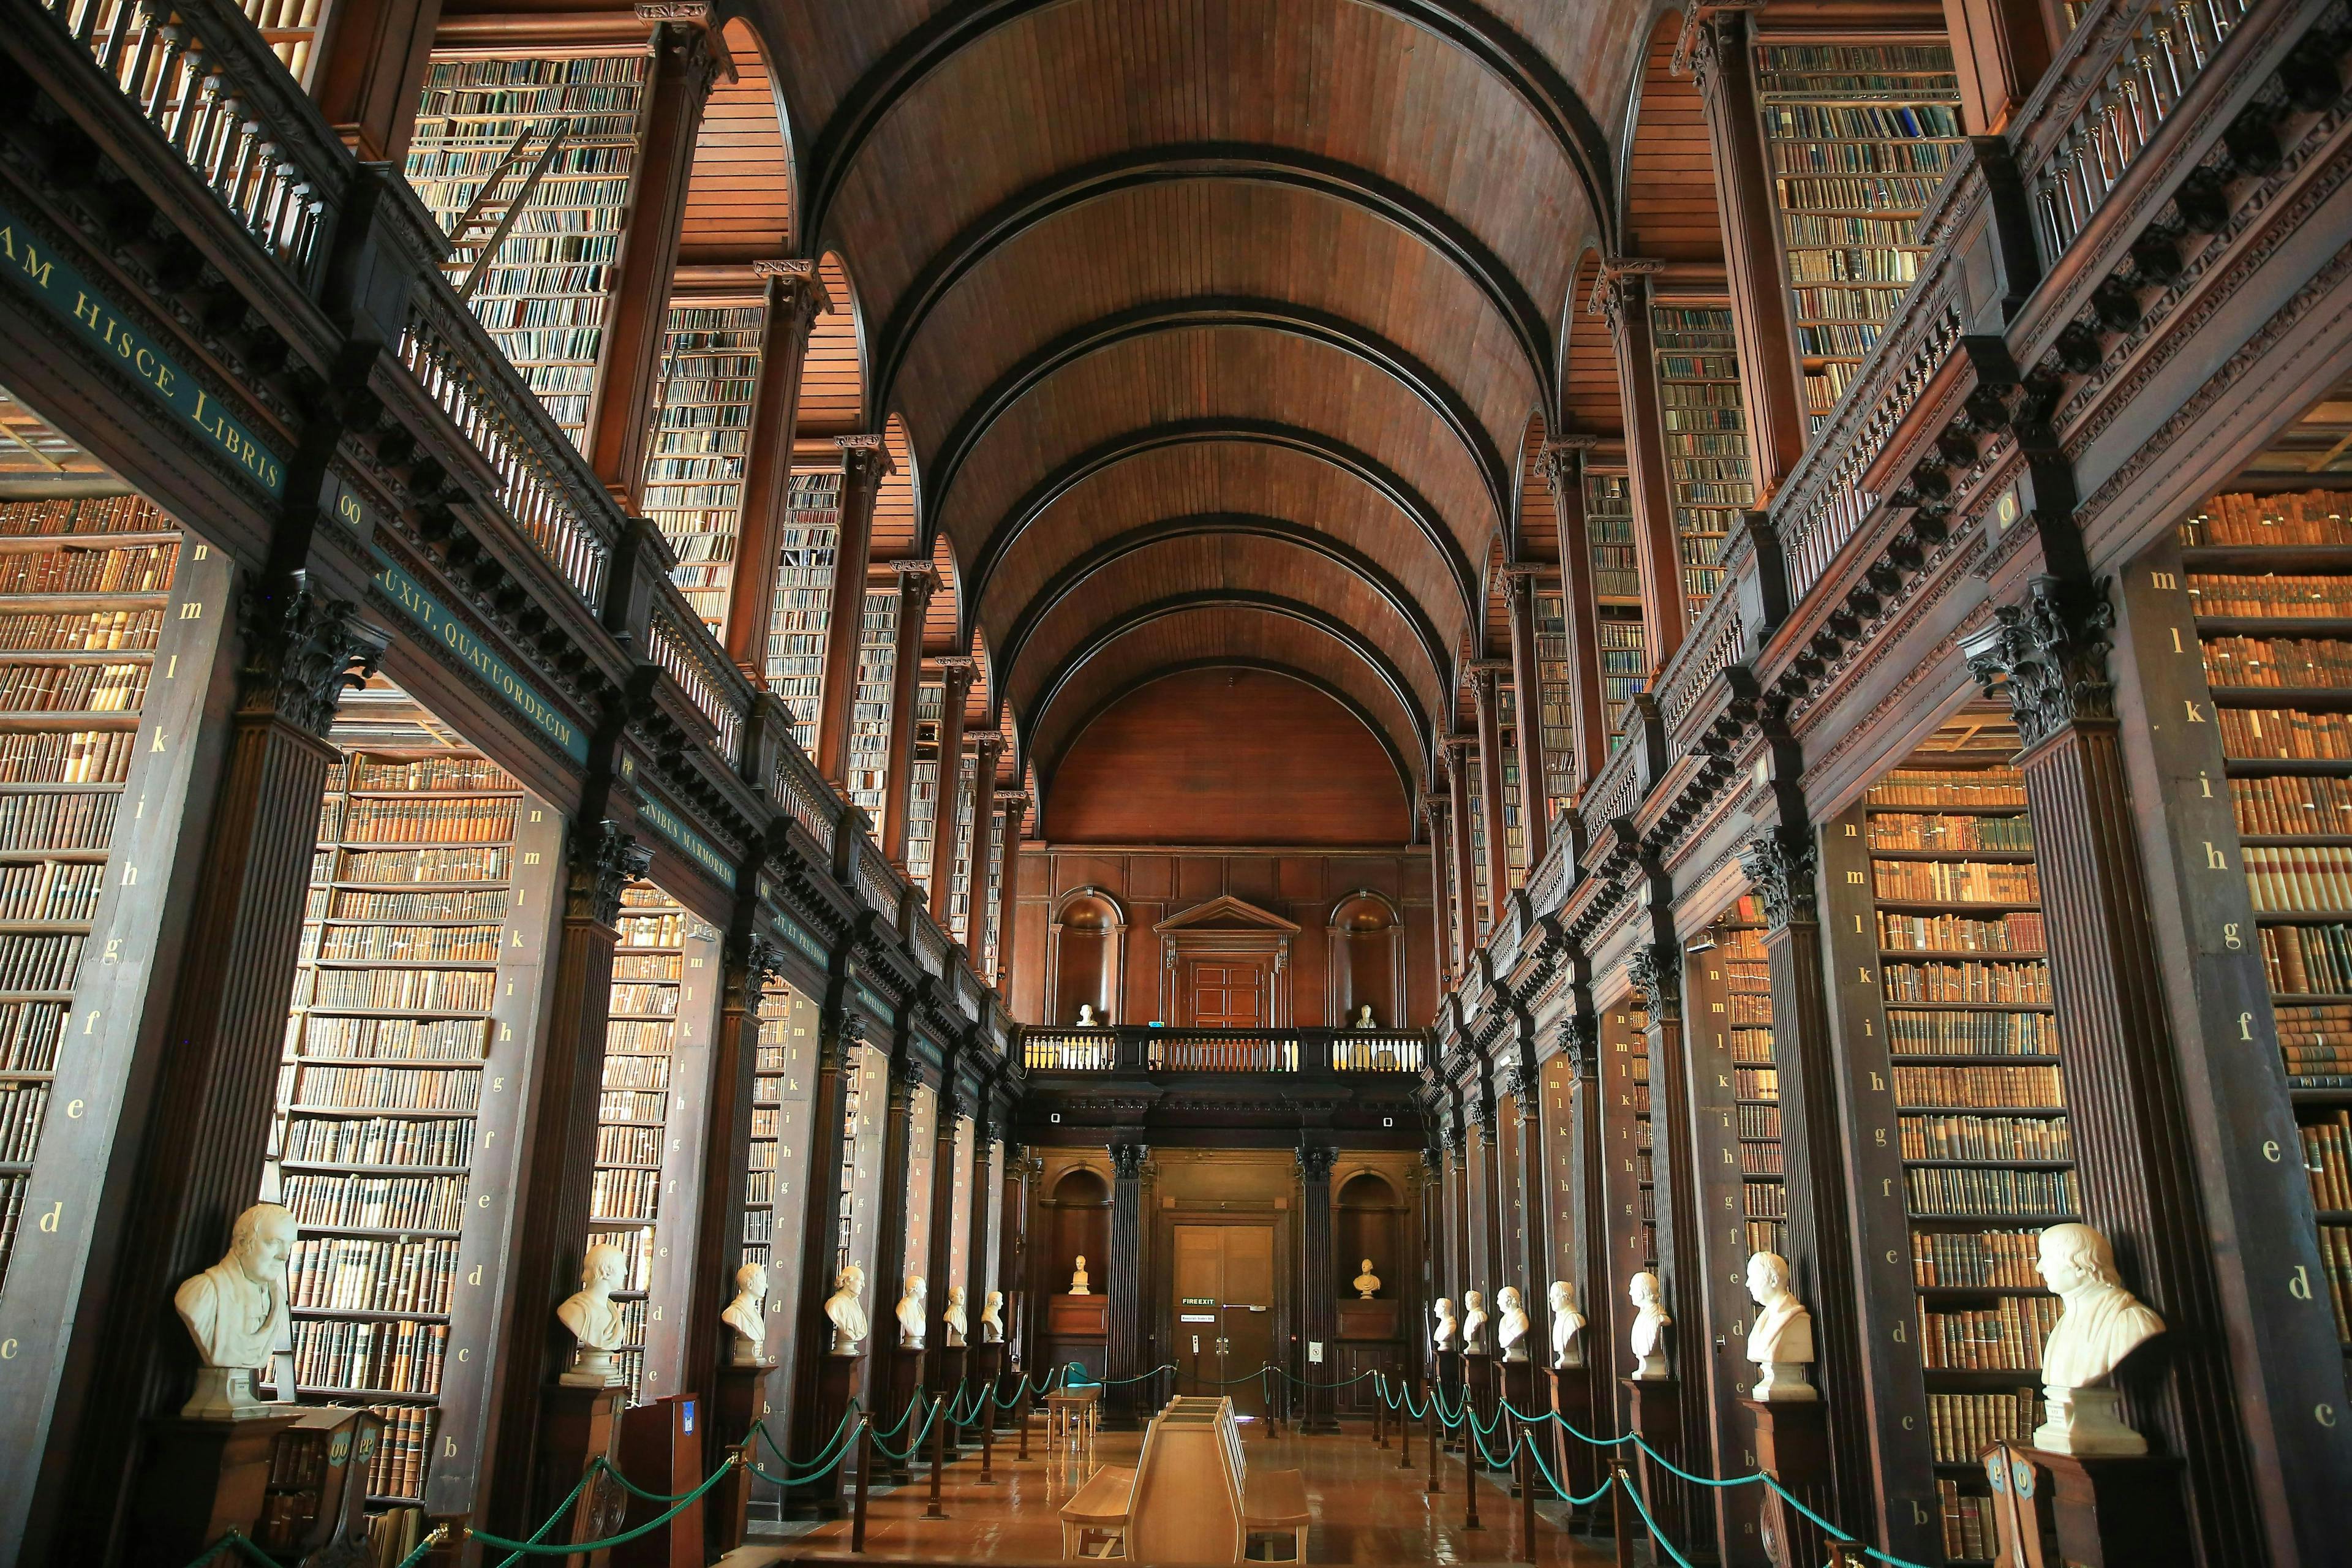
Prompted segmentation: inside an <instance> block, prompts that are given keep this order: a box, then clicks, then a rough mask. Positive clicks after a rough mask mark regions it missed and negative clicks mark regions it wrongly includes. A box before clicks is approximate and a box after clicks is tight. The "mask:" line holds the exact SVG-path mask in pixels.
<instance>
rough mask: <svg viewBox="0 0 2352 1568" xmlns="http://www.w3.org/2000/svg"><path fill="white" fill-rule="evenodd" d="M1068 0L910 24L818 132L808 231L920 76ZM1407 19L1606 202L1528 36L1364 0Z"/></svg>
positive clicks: (1555, 83) (821, 227)
mask: <svg viewBox="0 0 2352 1568" xmlns="http://www.w3.org/2000/svg"><path fill="white" fill-rule="evenodd" d="M1065 3H1066V0H950V4H948V5H942V6H940V8H939V9H938V10H936V11H934V12H933V13H932V14H931V15H930V16H928V17H926V18H925V19H924V20H923V21H922V22H921V23H920V24H919V25H918V26H915V27H914V28H912V29H911V30H909V31H908V34H907V35H906V36H905V37H902V38H900V39H899V40H898V42H897V43H896V44H894V45H892V46H891V47H890V48H889V49H888V50H887V52H886V53H884V55H883V56H882V58H880V59H878V60H877V61H875V62H874V64H872V65H871V66H869V67H867V68H866V70H865V72H864V74H862V75H861V76H859V78H858V79H857V80H856V81H855V82H854V83H852V84H851V85H850V89H849V90H848V91H847V92H845V93H844V94H843V95H842V97H841V101H840V102H839V103H838V104H836V105H835V108H834V111H833V114H832V116H831V117H830V118H829V119H827V120H826V121H825V123H824V126H823V127H822V128H821V129H819V131H818V132H817V136H816V141H815V142H814V145H813V146H812V147H811V149H810V153H809V161H808V175H809V183H808V185H807V190H808V193H809V200H808V205H807V208H806V212H807V220H806V221H807V227H806V229H805V230H804V231H803V232H805V233H807V234H808V235H810V236H811V237H822V236H823V235H824V232H825V226H826V224H827V222H828V221H829V220H830V219H831V217H832V216H833V204H834V201H835V198H836V197H837V196H838V195H840V194H841V187H842V184H844V182H845V181H846V180H847V179H848V177H849V171H850V170H851V168H852V167H854V166H855V165H856V162H857V159H858V157H859V155H860V154H861V153H863V152H864V151H865V149H866V142H867V141H868V140H869V139H871V138H872V136H873V134H874V132H875V131H876V130H877V128H878V127H879V126H880V125H881V123H882V122H883V121H885V120H887V119H888V118H889V115H890V111H891V110H894V109H896V108H898V105H899V104H900V103H902V102H904V101H905V100H907V99H908V97H909V96H910V95H911V94H912V93H913V92H914V91H915V89H917V88H918V87H919V86H921V85H922V82H923V80H924V79H925V78H927V77H929V75H930V74H931V73H932V72H933V71H935V70H938V69H939V68H940V67H941V66H943V65H945V64H946V63H947V62H948V61H949V60H950V59H952V58H954V57H955V56H956V55H957V53H959V52H960V51H961V50H962V49H964V48H966V47H969V46H971V44H973V43H976V42H978V41H979V40H980V39H982V38H983V37H987V36H988V35H989V34H990V33H992V32H994V31H995V30H996V29H997V28H999V27H1001V26H1005V25H1006V24H1007V23H1010V22H1013V21H1016V20H1018V19H1020V18H1021V17H1023V16H1028V15H1030V14H1031V13H1033V12H1036V11H1042V10H1045V9H1046V8H1047V7H1048V6H1051V5H1059V4H1065ZM1360 3H1362V4H1366V5H1370V6H1372V7H1373V8H1375V9H1378V10H1381V11H1384V12H1386V13H1387V14H1388V15H1390V16H1395V17H1398V18H1399V19H1401V20H1402V21H1405V22H1408V23H1411V24H1412V25H1413V26H1418V27H1421V28H1423V29H1424V30H1426V31H1427V32H1430V33H1432V34H1433V35H1435V36H1436V37H1440V38H1443V39H1444V40H1445V41H1446V42H1447V43H1448V44H1450V45H1452V46H1453V47H1454V48H1456V49H1458V50H1460V51H1461V52H1462V53H1464V54H1466V55H1468V56H1469V57H1470V58H1472V59H1474V60H1475V61H1477V63H1478V64H1479V66H1480V67H1481V68H1484V69H1485V70H1486V72H1487V73H1488V74H1489V75H1491V76H1493V77H1494V78H1496V79H1497V80H1499V81H1500V82H1501V83H1502V84H1503V85H1504V87H1505V88H1506V89H1508V90H1509V91H1510V92H1511V94H1512V95H1513V96H1514V97H1516V98H1517V100H1519V101H1520V103H1521V104H1522V105H1524V106H1525V107H1526V108H1527V110H1528V113H1529V114H1530V115H1532V116H1533V117H1534V119H1535V120H1536V121H1537V122H1538V123H1539V124H1540V125H1542V127H1543V128H1544V131H1545V132H1546V134H1547V135H1549V137H1550V139H1551V140H1552V141H1553V142H1555V143H1556V144H1557V145H1558V146H1559V149H1560V152H1561V153H1562V154H1563V155H1564V156H1565V157H1566V158H1567V159H1568V162H1569V166H1570V167H1571V168H1573V169H1574V170H1575V171H1576V173H1577V177H1578V179H1579V180H1580V183H1581V184H1583V186H1584V195H1585V198H1586V199H1587V200H1588V201H1590V202H1591V204H1592V210H1593V211H1595V212H1599V213H1607V212H1613V211H1614V210H1615V204H1614V203H1613V202H1612V200H1611V199H1610V189H1611V171H1610V164H1609V140H1608V138H1607V136H1606V135H1604V134H1603V133H1602V132H1601V122H1600V121H1598V120H1596V119H1594V118H1593V115H1592V110H1591V108H1590V107H1589V106H1587V105H1586V103H1585V102H1584V100H1582V99H1581V98H1579V97H1578V96H1577V93H1576V89H1574V88H1573V87H1570V85H1569V83H1568V79H1567V78H1566V77H1564V76H1562V75H1561V74H1560V73H1559V69H1558V68H1556V67H1555V66H1553V64H1552V63H1551V61H1550V60H1549V59H1547V58H1544V54H1543V51H1541V50H1540V49H1538V48H1537V47H1535V46H1534V45H1533V44H1531V43H1529V42H1528V40H1527V39H1526V38H1524V37H1520V36H1519V34H1518V33H1517V31H1515V30H1514V29H1512V28H1511V27H1509V26H1506V25H1505V24H1504V23H1503V22H1501V21H1500V20H1499V19H1497V18H1496V16H1493V15H1492V14H1491V13H1489V12H1488V11H1486V8H1485V7H1483V6H1481V5H1476V4H1475V3H1474V0H1360Z"/></svg>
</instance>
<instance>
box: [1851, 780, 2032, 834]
mask: <svg viewBox="0 0 2352 1568" xmlns="http://www.w3.org/2000/svg"><path fill="white" fill-rule="evenodd" d="M1869 804H1870V805H1873V806H1885V805H1927V806H1941V807H1944V808H1947V809H1950V808H1963V809H1966V810H1969V811H2000V810H2006V809H2010V808H2014V809H2016V810H2019V811H2022V810H2024V809H2025V785H2024V784H2023V783H2022V782H2021V781H2019V780H2018V778H2017V775H2016V774H2014V773H1999V774H1990V775H1989V774H1987V773H1983V772H1977V771H1963V772H1954V773H1945V772H1941V771H1938V770H1937V769H1933V768H1895V769H1893V770H1891V771H1890V772H1888V773H1884V774H1882V775H1881V776H1880V778H1879V781H1878V782H1877V783H1876V784H1873V785H1871V786H1870V794H1869ZM2019 847H2021V848H2027V849H2030V848H2032V844H2031V843H2027V844H2024V845H2021V846H2019Z"/></svg>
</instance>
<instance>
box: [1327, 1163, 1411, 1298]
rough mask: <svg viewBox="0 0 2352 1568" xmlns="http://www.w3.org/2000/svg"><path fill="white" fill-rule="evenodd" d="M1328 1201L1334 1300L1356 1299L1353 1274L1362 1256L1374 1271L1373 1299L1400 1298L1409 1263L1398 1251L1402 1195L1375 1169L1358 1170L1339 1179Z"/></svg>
mask: <svg viewBox="0 0 2352 1568" xmlns="http://www.w3.org/2000/svg"><path fill="white" fill-rule="evenodd" d="M1331 1203H1332V1208H1333V1211H1334V1212H1333V1214H1332V1215H1331V1241H1332V1247H1331V1253H1332V1258H1331V1264H1332V1268H1334V1269H1335V1270H1336V1271H1337V1273H1338V1276H1339V1278H1338V1279H1335V1280H1333V1281H1332V1284H1333V1288H1334V1289H1337V1290H1338V1291H1339V1300H1343V1301H1350V1300H1355V1299H1356V1285H1355V1279H1356V1276H1357V1275H1358V1274H1360V1273H1361V1272H1363V1267H1364V1259H1365V1258H1370V1259H1371V1260H1372V1272H1373V1273H1374V1274H1377V1275H1379V1276H1380V1280H1381V1291H1380V1296H1379V1298H1378V1299H1379V1300H1384V1301H1395V1300H1402V1299H1403V1298H1404V1296H1405V1295H1406V1294H1407V1292H1408V1290H1409V1289H1410V1288H1411V1276H1410V1274H1409V1273H1408V1269H1409V1268H1410V1267H1411V1262H1412V1260H1411V1259H1409V1258H1406V1257H1405V1256H1404V1248H1405V1205H1404V1197H1403V1194H1401V1193H1399V1192H1398V1191H1397V1189H1396V1188H1395V1187H1394V1186H1393V1185H1391V1184H1390V1182H1389V1179H1388V1178H1387V1177H1386V1176H1383V1175H1381V1173H1379V1172H1378V1171H1359V1172H1357V1173H1355V1174H1354V1175H1352V1176H1349V1178H1348V1179H1347V1180H1346V1181H1344V1182H1342V1183H1340V1184H1339V1191H1338V1193H1336V1194H1333V1196H1332V1200H1331Z"/></svg>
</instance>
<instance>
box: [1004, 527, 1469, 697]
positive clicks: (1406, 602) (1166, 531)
mask: <svg viewBox="0 0 2352 1568" xmlns="http://www.w3.org/2000/svg"><path fill="white" fill-rule="evenodd" d="M1203 535H1240V536H1243V537H1245V538H1253V539H1271V540H1276V541H1278V542H1282V543H1285V544H1290V545H1295V546H1297V548H1299V549H1301V550H1306V551H1308V552H1312V553H1314V554H1317V555H1320V556H1322V557H1323V558H1324V559H1326V560H1328V561H1330V562H1332V563H1335V564H1337V565H1339V567H1340V568H1342V569H1343V570H1345V571H1347V572H1348V573H1349V574H1352V575H1353V576H1355V577H1356V578H1358V579H1359V580H1360V581H1361V582H1362V583H1364V584H1366V585H1367V586H1369V587H1370V588H1371V589H1372V590H1373V591H1374V592H1375V593H1377V594H1379V595H1380V596H1381V598H1382V599H1384V600H1386V601H1387V602H1388V605H1389V607H1390V608H1391V609H1393V610H1394V611H1396V613H1397V614H1398V615H1399V616H1402V617H1403V620H1404V623H1405V625H1406V626H1410V627H1412V634H1413V637H1414V638H1415V639H1416V640H1417V641H1419V642H1420V644H1421V648H1422V652H1423V654H1425V655H1426V656H1427V657H1428V659H1429V668H1430V673H1431V674H1432V675H1433V676H1434V677H1435V678H1436V680H1437V686H1438V689H1439V690H1441V691H1442V690H1444V689H1445V687H1446V685H1447V679H1448V671H1449V669H1450V666H1449V664H1448V662H1447V660H1448V655H1447V651H1446V643H1445V638H1444V637H1443V636H1442V635H1441V634H1440V633H1439V631H1438V629H1437V627H1436V626H1435V624H1434V623H1433V622H1432V621H1431V620H1430V618H1429V616H1428V613H1427V612H1426V611H1424V610H1423V608H1422V607H1421V605H1420V603H1419V602H1418V601H1416V600H1415V599H1414V598H1413V596H1412V595H1411V594H1410V593H1408V592H1406V591H1405V588H1404V585H1403V584H1401V583H1399V582H1398V581H1397V580H1396V579H1395V578H1394V577H1392V576H1391V575H1390V574H1389V573H1388V571H1387V570H1386V569H1385V568H1383V567H1382V566H1381V564H1380V563H1378V562H1375V561H1374V560H1372V558H1371V557H1370V556H1369V555H1366V554H1365V553H1364V552H1362V551H1360V550H1358V549H1357V548H1356V547H1355V546H1354V545H1351V544H1349V543H1347V542H1344V541H1341V540H1338V539H1334V538H1332V537H1331V536H1330V535H1329V534H1328V533H1324V532H1321V531H1318V530H1316V529H1313V528H1310V527H1308V526H1307V525H1306V524H1305V523H1300V522H1293V521H1290V520H1289V519H1287V518H1280V517H1265V516H1261V515H1258V514H1256V513H1253V512H1228V511H1211V512H1192V513H1188V514H1187V515H1185V516H1182V517H1169V518H1161V519H1160V520H1158V521H1153V522H1147V523H1144V524H1142V525H1141V526H1139V527H1136V528H1130V529H1129V530H1127V531H1125V532H1122V533H1117V534H1113V535H1112V536H1111V537H1110V538H1108V539H1106V540H1103V541H1102V542H1099V543H1097V545H1096V546H1095V547H1094V548H1093V549H1091V550H1089V551H1087V552H1086V553H1085V554H1083V555H1081V556H1079V557H1078V558H1077V559H1076V560H1074V561H1072V562H1070V563H1067V564H1066V565H1065V566H1063V567H1062V569H1061V570H1060V571H1058V572H1056V573H1055V574H1054V575H1053V576H1052V577H1051V578H1050V579H1049V580H1048V581H1047V582H1046V584H1045V586H1044V587H1043V588H1041V589H1039V590H1038V592H1037V595H1036V597H1034V598H1033V599H1031V600H1030V601H1029V602H1028V603H1027V604H1026V605H1023V606H1022V608H1021V614H1020V616H1018V617H1017V618H1016V619H1015V620H1014V621H1013V626H1012V629H1011V630H1009V631H1007V632H1006V633H1005V634H1004V640H1003V655H1002V656H1001V658H1000V660H999V663H1000V665H1001V667H1002V668H1003V671H1004V675H1005V679H1007V680H1008V681H1010V680H1011V679H1012V677H1013V672H1014V671H1015V670H1016V669H1018V668H1020V664H1021V654H1022V650H1023V649H1024V648H1025V647H1027V646H1028V644H1029V638H1030V637H1031V636H1032V635H1033V634H1034V632H1035V631H1036V629H1037V627H1038V626H1039V625H1040V624H1041V623H1043V622H1044V620H1045V617H1046V616H1048V615H1050V614H1052V613H1053V610H1054V608H1055V606H1056V605H1059V604H1061V603H1062V602H1063V601H1064V600H1065V599H1066V598H1068V597H1069V596H1070V595H1072V594H1074V593H1076V591H1077V590H1078V589H1079V588H1080V587H1082V586H1083V585H1084V584H1085V583H1086V581H1087V578H1089V577H1091V576H1093V575H1094V574H1096V573H1097V572H1099V571H1101V570H1103V569H1104V568H1105V567H1107V566H1108V565H1110V564H1111V563H1113V562H1116V561H1118V560H1121V559H1123V558H1124V557H1126V556H1129V555H1132V554H1134V553H1136V552H1138V551H1140V550H1149V549H1150V548H1151V547H1152V546H1153V545H1155V544H1164V543H1167V542H1169V541H1171V540H1177V539H1197V538H1200V537H1202V536H1203Z"/></svg>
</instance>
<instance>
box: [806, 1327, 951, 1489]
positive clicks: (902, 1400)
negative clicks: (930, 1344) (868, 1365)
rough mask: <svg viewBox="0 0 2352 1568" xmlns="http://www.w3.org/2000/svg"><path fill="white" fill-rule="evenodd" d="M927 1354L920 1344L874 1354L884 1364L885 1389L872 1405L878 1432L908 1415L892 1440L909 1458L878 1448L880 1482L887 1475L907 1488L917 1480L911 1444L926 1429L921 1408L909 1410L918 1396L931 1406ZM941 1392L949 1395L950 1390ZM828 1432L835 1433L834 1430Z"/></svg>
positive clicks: (876, 1467)
mask: <svg viewBox="0 0 2352 1568" xmlns="http://www.w3.org/2000/svg"><path fill="white" fill-rule="evenodd" d="M923 1355H924V1352H923V1347H922V1346H920V1345H892V1346H891V1347H890V1348H889V1349H887V1350H877V1351H876V1352H874V1359H875V1360H876V1361H877V1362H879V1363H881V1369H882V1377H881V1382H882V1386H881V1388H880V1389H879V1390H878V1391H877V1393H876V1394H875V1395H874V1398H873V1399H872V1401H871V1402H870V1405H869V1409H870V1410H871V1413H872V1415H873V1416H874V1426H875V1429H876V1430H877V1431H881V1432H887V1431H888V1430H889V1429H890V1428H891V1427H892V1426H897V1425H898V1417H899V1416H901V1415H907V1423H906V1425H905V1426H899V1428H898V1434H897V1435H896V1436H893V1437H891V1438H890V1440H889V1441H890V1446H891V1447H894V1448H897V1449H898V1450H899V1451H900V1452H902V1453H905V1454H906V1455H907V1456H908V1458H903V1459H894V1458H890V1457H889V1456H888V1455H887V1454H885V1453H883V1452H882V1450H881V1449H880V1447H876V1449H875V1450H874V1479H877V1480H879V1479H882V1478H883V1477H884V1476H886V1475H887V1476H888V1477H889V1478H890V1479H892V1480H894V1481H896V1482H898V1484H899V1485H901V1486H904V1485H905V1484H906V1483H908V1481H911V1480H913V1479H915V1458H914V1453H913V1449H912V1447H910V1445H912V1444H913V1443H914V1440H915V1436H916V1434H918V1433H919V1432H921V1431H922V1429H923V1412H922V1411H921V1410H920V1409H918V1410H916V1411H915V1412H914V1413H913V1414H912V1415H908V1413H907V1407H908V1405H909V1404H911V1403H913V1401H914V1400H915V1398H916V1396H917V1395H918V1394H920V1395H921V1396H922V1399H923V1403H924V1404H925V1405H929V1403H930V1394H931V1393H932V1391H931V1390H929V1389H927V1388H925V1387H924V1386H923ZM939 1392H940V1393H945V1392H946V1390H944V1389H942V1390H940V1391H939ZM940 1419H941V1420H945V1419H946V1417H945V1416H944V1415H943V1416H941V1417H940ZM826 1429H827V1430H828V1431H830V1430H831V1428H830V1427H828V1428H826Z"/></svg>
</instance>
